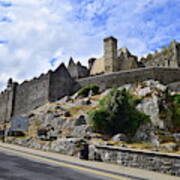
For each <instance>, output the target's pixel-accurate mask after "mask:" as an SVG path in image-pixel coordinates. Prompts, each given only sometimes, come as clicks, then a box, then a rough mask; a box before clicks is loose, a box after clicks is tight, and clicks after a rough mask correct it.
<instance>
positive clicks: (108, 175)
mask: <svg viewBox="0 0 180 180" xmlns="http://www.w3.org/2000/svg"><path fill="white" fill-rule="evenodd" d="M0 150H2V151H5V152H6V151H8V152H12V153H14V154H18V155H20V156H24V157H29V158H32V159H36V160H40V161H45V162H49V163H52V164H56V165H58V166H63V167H68V168H72V169H78V170H81V171H86V172H89V173H93V174H97V175H100V176H104V177H109V178H113V179H118V180H132V179H129V178H124V177H120V176H118V175H113V174H110V173H106V172H101V171H98V170H94V169H89V168H85V167H80V166H76V165H71V164H68V163H64V162H59V161H56V160H51V159H47V158H45V157H39V156H38V155H32V154H28V153H25V152H19V151H16V150H12V149H8V148H4V147H0Z"/></svg>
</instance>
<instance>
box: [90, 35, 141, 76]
mask: <svg viewBox="0 0 180 180" xmlns="http://www.w3.org/2000/svg"><path fill="white" fill-rule="evenodd" d="M117 43H118V41H117V39H116V38H114V37H108V38H105V39H104V55H103V57H101V58H97V59H92V58H91V59H90V60H89V67H90V75H96V74H102V73H111V72H117V71H121V70H128V69H134V68H138V67H139V64H138V59H137V57H136V56H134V55H132V54H131V53H130V52H129V51H128V49H126V48H120V49H118V48H117Z"/></svg>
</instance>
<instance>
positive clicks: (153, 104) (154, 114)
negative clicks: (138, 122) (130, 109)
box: [137, 95, 165, 129]
mask: <svg viewBox="0 0 180 180" xmlns="http://www.w3.org/2000/svg"><path fill="white" fill-rule="evenodd" d="M158 102H159V99H158V97H157V96H156V95H153V96H152V97H148V98H144V99H143V100H142V102H141V103H140V104H138V106H137V109H138V110H139V111H141V112H143V113H145V114H146V115H149V116H150V118H151V121H152V123H153V125H154V126H158V127H159V128H161V129H163V128H164V127H165V125H164V122H163V120H161V119H160V118H159V104H158Z"/></svg>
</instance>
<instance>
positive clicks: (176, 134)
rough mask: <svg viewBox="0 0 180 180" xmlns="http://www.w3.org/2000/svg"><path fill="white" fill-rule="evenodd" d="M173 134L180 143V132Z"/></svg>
mask: <svg viewBox="0 0 180 180" xmlns="http://www.w3.org/2000/svg"><path fill="white" fill-rule="evenodd" d="M173 136H174V138H175V141H176V142H178V143H179V142H180V133H175V134H173Z"/></svg>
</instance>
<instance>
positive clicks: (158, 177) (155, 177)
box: [0, 142, 180, 180]
mask: <svg viewBox="0 0 180 180" xmlns="http://www.w3.org/2000/svg"><path fill="white" fill-rule="evenodd" d="M0 147H3V148H10V149H11V150H15V151H21V152H24V153H27V154H28V153H30V154H33V155H37V156H43V157H46V158H52V159H55V160H60V161H64V162H68V163H70V164H72V163H75V164H77V165H79V166H88V167H91V168H96V169H100V170H105V171H107V170H108V171H111V172H113V173H120V174H126V175H129V176H135V177H138V178H144V179H151V180H179V179H180V177H175V176H169V175H165V174H160V173H156V172H152V171H147V170H143V169H136V168H130V167H123V166H119V165H114V164H107V163H102V162H95V161H85V160H80V159H78V158H77V157H72V156H66V155H62V154H58V153H53V152H45V151H40V150H35V149H30V148H25V147H21V146H17V145H12V144H4V143H1V142H0Z"/></svg>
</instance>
